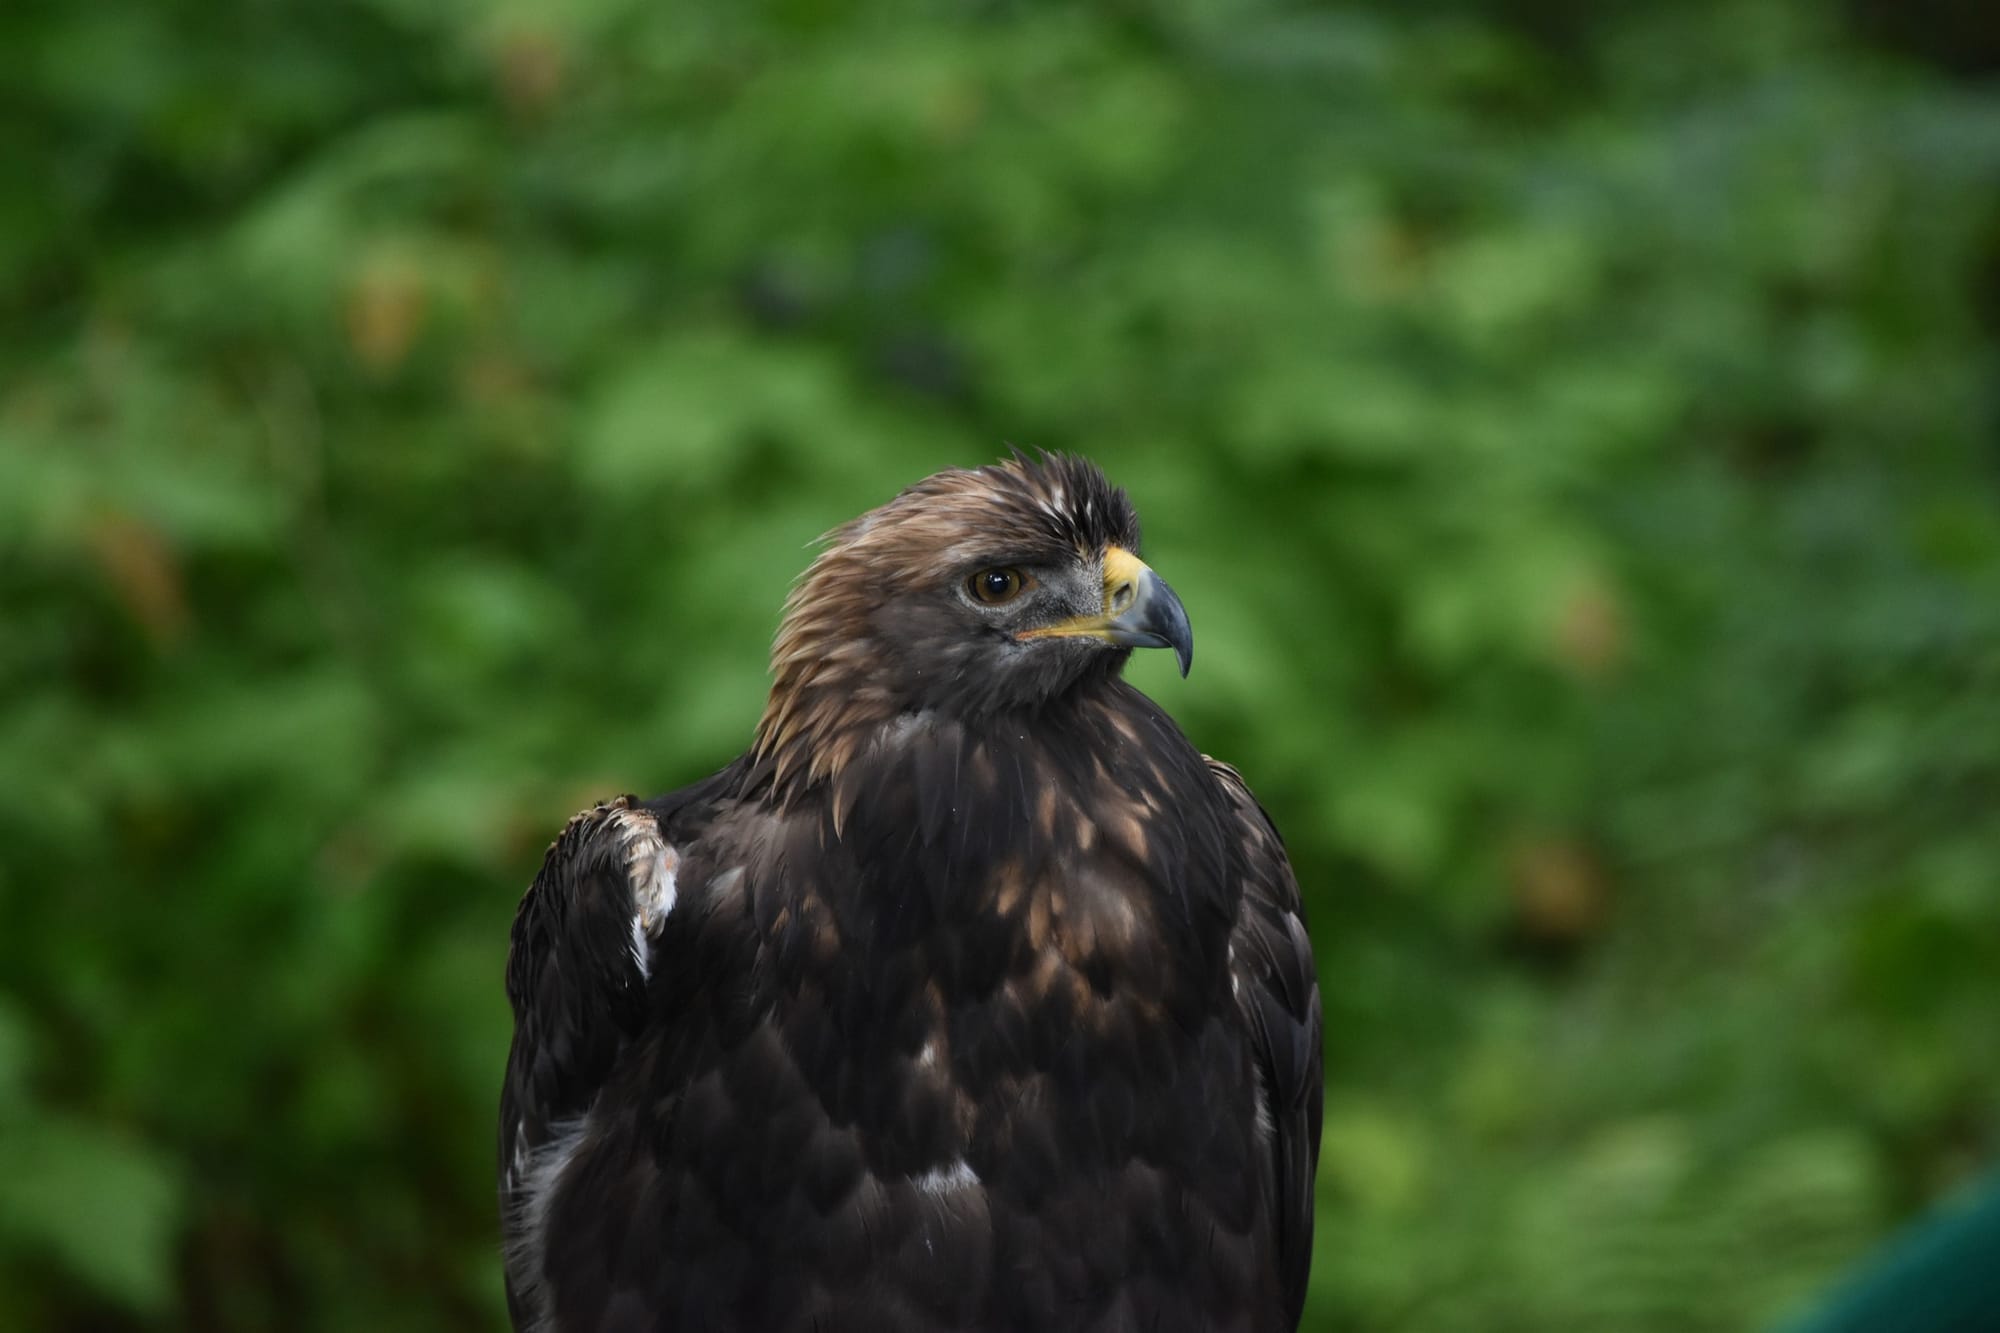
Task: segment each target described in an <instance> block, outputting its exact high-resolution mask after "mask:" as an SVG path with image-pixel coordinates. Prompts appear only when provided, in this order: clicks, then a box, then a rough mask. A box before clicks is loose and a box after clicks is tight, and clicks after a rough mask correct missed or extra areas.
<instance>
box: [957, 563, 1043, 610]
mask: <svg viewBox="0 0 2000 1333" xmlns="http://www.w3.org/2000/svg"><path fill="white" fill-rule="evenodd" d="M1027 586H1028V579H1027V576H1026V575H1024V574H1023V573H1021V571H1020V570H1018V569H982V570H980V571H979V572H978V573H977V574H974V575H973V576H972V577H971V578H969V579H967V580H966V581H965V590H966V591H967V592H969V593H971V594H972V600H973V601H975V602H979V603H981V604H982V605H985V606H1002V605H1005V604H1006V603H1008V602H1011V601H1013V600H1014V599H1015V598H1016V597H1019V596H1020V595H1021V592H1022V590H1023V589H1025V588H1026V587H1027Z"/></svg>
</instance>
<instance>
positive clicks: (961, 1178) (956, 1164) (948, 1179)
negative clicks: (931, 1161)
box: [910, 1157, 979, 1194]
mask: <svg viewBox="0 0 2000 1333" xmlns="http://www.w3.org/2000/svg"><path fill="white" fill-rule="evenodd" d="M910 1180H911V1183H912V1184H914V1185H915V1186H916V1187H917V1188H918V1189H920V1190H922V1191H923V1192H924V1193H926V1194H951V1193H954V1192H956V1191H958V1190H967V1189H971V1188H972V1187H973V1186H975V1185H977V1184H978V1183H979V1174H978V1173H977V1172H975V1171H974V1170H973V1169H972V1168H971V1167H969V1166H967V1165H966V1164H965V1159H964V1158H963V1157H960V1158H956V1159H954V1160H953V1161H952V1162H951V1163H950V1164H949V1165H946V1166H934V1167H932V1168H931V1169H930V1170H928V1171H926V1172H924V1173H923V1174H922V1175H921V1176H912V1177H911V1178H910Z"/></svg>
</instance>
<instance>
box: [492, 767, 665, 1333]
mask: <svg viewBox="0 0 2000 1333" xmlns="http://www.w3.org/2000/svg"><path fill="white" fill-rule="evenodd" d="M675 868H676V855H675V852H674V849H673V848H672V847H671V846H669V845H668V844H667V842H666V841H665V839H664V838H663V837H662V835H661V830H660V826H659V823H658V821H657V819H656V817H655V815H654V813H653V812H652V811H651V810H650V809H647V808H645V807H641V806H640V805H639V804H638V803H637V802H636V801H635V800H634V799H633V798H632V797H629V796H621V797H619V798H617V799H616V800H613V801H607V802H605V803H603V804H601V805H598V806H596V807H595V808H594V809H590V810H586V811H584V812H583V813H581V814H579V815H577V816H575V817H574V818H572V819H571V820H570V821H569V824H568V826H567V827H565V828H564V829H563V831H562V833H561V834H560V835H559V836H558V837H557V838H556V840H555V842H553V843H552V844H550V846H549V850H548V853H547V855H546V856H544V857H543V858H542V868H541V871H540V873H538V874H537V875H536V876H535V882H534V884H533V885H532V886H531V887H530V888H529V890H528V892H527V896H526V897H524V898H522V899H521V906H520V910H519V911H518V912H517V913H516V914H515V917H514V932H513V941H512V946H511V948H510V949H509V951H508V955H507V998H508V1000H509V1001H510V1002H511V1003H512V1004H513V1007H514V1045H513V1049H512V1050H511V1051H510V1052H509V1053H508V1057H507V1077H506V1082H505V1084H504V1085H503V1086H502V1090H501V1094H500V1206H501V1219H502V1227H503V1230H504V1231H505V1233H506V1237H507V1304H508V1307H509V1310H510V1312H511V1313H512V1314H513V1316H514V1320H515V1323H516V1324H517V1325H521V1324H522V1323H523V1320H524V1318H525V1317H526V1315H527V1312H529V1311H531V1310H532V1309H533V1308H534V1306H535V1304H536V1297H535V1292H534V1290H533V1289H534V1288H536V1287H537V1286H539V1284H540V1281H541V1255H540V1254H539V1253H538V1250H539V1245H540V1239H539V1233H540V1225H539V1224H540V1218H539V1216H537V1213H538V1212H539V1211H540V1210H543V1209H546V1207H547V1204H548V1195H549V1193H550V1190H549V1185H550V1184H551V1182H552V1180H553V1178H554V1175H555V1173H556V1172H557V1171H558V1170H559V1169H560V1168H561V1166H562V1165H563V1161H564V1158H565V1156H566V1152H565V1149H566V1148H568V1147H573V1146H574V1133H575V1130H576V1128H577V1127H578V1126H580V1125H581V1123H582V1117H583V1115H584V1113H585V1112H587V1111H588V1110H589V1109H590V1105H591V1103H592V1102H593V1101H594V1100H595V1099H596V1097H597V1093H598V1090H599V1088H601V1087H602V1086H603V1084H604V1081H605V1079H606V1078H607V1077H608V1076H609V1075H610V1073H611V1071H612V1068H613V1066H614V1065H615V1064H616V1062H617V1060H618V1057H619V1054H620V1052H621V1051H622V1050H623V1048H624V1046H625V1044H626V1042H627V1041H628V1040H630V1038H631V1036H632V1034H633V1033H634V1032H635V1031H636V1030H637V1028H638V1026H639V1024H640V1022H641V1021H642V1019H643V1017H644V1013H645V1008H644V1002H645V991H646V982H647V979H648V976H649V972H650V967H651V955H652V943H653V935H654V933H655V932H657V931H658V929H659V926H660V924H661V923H662V922H663V921H664V920H665V917H666V914H667V912H669V911H670V910H671V909H672V907H673V903H674V872H675Z"/></svg>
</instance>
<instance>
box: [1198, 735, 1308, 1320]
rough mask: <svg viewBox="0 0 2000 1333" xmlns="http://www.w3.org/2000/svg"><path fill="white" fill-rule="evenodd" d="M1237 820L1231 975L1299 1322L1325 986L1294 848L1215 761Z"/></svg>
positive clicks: (1284, 1274) (1293, 1314)
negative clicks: (1238, 870)
mask: <svg viewBox="0 0 2000 1333" xmlns="http://www.w3.org/2000/svg"><path fill="white" fill-rule="evenodd" d="M1208 764H1209V768H1210V769H1211V770H1213V771H1214V773H1215V776H1216V779H1217V780H1218V781H1219V782H1220V783H1221V785H1222V789H1223V791H1224V792H1225V793H1226V794H1227V796H1228V798H1229V802H1230V805H1231V806H1232V807H1233V809H1234V811H1235V815H1236V836H1237V838H1238V839H1239V841H1240V848H1241V851H1242V858H1243V865H1244V867H1245V869H1246V878H1245V882H1244V885H1243V904H1242V907H1241V908H1240V909H1239V910H1238V912H1237V916H1236V925H1235V928H1234V929H1233V930H1232V931H1231V932H1230V963H1229V967H1230V975H1231V977H1232V979H1233V980H1234V981H1235V983H1236V1002H1237V1005H1238V1006H1239V1008H1240V1009H1241V1010H1242V1013H1243V1017H1244V1019H1245V1021H1246V1022H1247V1023H1248V1025H1249V1030H1250V1034H1251V1038H1252V1044H1253V1048H1254V1050H1255V1052H1256V1057H1257V1075H1258V1080H1259V1084H1260V1087H1259V1092H1260V1094H1261V1096H1262V1098H1263V1101H1262V1103H1261V1106H1260V1114H1259V1121H1260V1124H1259V1129H1260V1130H1262V1129H1263V1128H1264V1126H1263V1124H1262V1123H1261V1122H1262V1121H1263V1119H1264V1118H1265V1117H1266V1116H1268V1118H1269V1121H1270V1125H1269V1131H1268V1137H1267V1140H1266V1143H1267V1147H1266V1167H1265V1169H1266V1176H1265V1179H1266V1180H1267V1181H1268V1182H1269V1187H1270V1189H1271V1190H1272V1201H1273V1203H1274V1205H1275V1207H1274V1210H1273V1212H1274V1216H1275V1217H1276V1219H1277V1244H1278V1264H1279V1276H1280V1280H1281V1282H1282V1284H1283V1290H1284V1296H1285V1306H1286V1314H1287V1317H1288V1319H1289V1320H1290V1321H1291V1322H1292V1323H1297V1322H1298V1318H1299V1312H1300V1310H1301V1309H1302V1308H1303V1306H1304V1304H1305V1297H1306V1272H1307V1269H1308V1268H1309V1267H1310V1266H1311V1263H1312V1237H1313V1176H1314V1173H1315V1172H1316V1171H1317V1169H1318V1166H1319V1130H1320V1103H1321V1100H1322V1098H1323V1096H1324V1087H1323V1085H1322V1083H1321V1079H1320V1059H1321V1055H1320V1003H1319V979H1318V973H1317V971H1316V970H1315V969H1314V966H1313V955H1312V946H1311V944H1309V943H1308V942H1307V940H1306V922H1305V909H1304V907H1303V906H1302V904H1301V903H1300V901H1299V884H1298V880H1296V879H1295V878H1293V876H1292V866H1291V862H1290V861H1289V860H1288V859H1287V858H1286V856H1285V844H1284V842H1283V840H1282V839H1280V838H1279V836H1278V830H1277V828H1276V827H1275V826H1274V825H1273V824H1272V823H1271V819H1270V816H1268V815H1266V814H1265V813H1264V808H1263V807H1262V806H1260V805H1259V804H1258V803H1257V798H1256V797H1255V796H1253V795H1251V794H1250V788H1249V787H1248V786H1247V785H1245V783H1244V781H1243V778H1242V776H1241V775H1240V774H1238V773H1237V771H1236V770H1235V769H1233V768H1231V767H1230V766H1229V765H1227V764H1225V763H1221V762H1219V761H1218V760H1215V759H1210V760H1209V761H1208Z"/></svg>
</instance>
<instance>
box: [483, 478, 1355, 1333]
mask: <svg viewBox="0 0 2000 1333" xmlns="http://www.w3.org/2000/svg"><path fill="white" fill-rule="evenodd" d="M1138 546H1139V527H1138V520H1137V518H1136V516H1135V515H1134V513H1133V511H1132V506H1131V504H1130V502H1129V501H1128V500H1127V499H1126V496H1125V493H1124V492H1123V491H1121V490H1118V489H1116V488H1114V487H1113V486H1112V485H1111V484H1110V483H1109V482H1108V481H1107V480H1106V479H1105V477H1104V475H1103V473H1101V472H1100V471H1099V470H1098V469H1097V468H1096V467H1095V466H1093V465H1092V464H1090V463H1088V462H1085V461H1083V460H1081V459H1076V458H1069V457H1063V456H1057V455H1048V454H1043V455H1040V456H1039V457H1036V458H1033V459H1030V458H1027V457H1025V456H1021V455H1018V454H1017V455H1015V456H1014V458H1013V459H1012V460H1011V461H1008V462H1005V463H1001V464H998V465H995V466H991V467H983V468H978V469H974V470H953V471H947V472H943V473H940V474H938V475H937V476H934V477H931V478H930V479H928V480H927V481H924V482H921V483H919V484H918V485H916V486H913V487H911V488H910V489H908V490H906V491H904V492H903V493H902V494H901V495H898V496H897V497H896V498H895V499H893V500H891V501H890V502H889V503H888V504H886V505H883V506H882V507H881V508H879V509H876V510H874V511H872V512H871V513H868V514H865V515H863V516H862V517H860V518H858V519H856V520H854V521H853V522H851V523H849V524H847V525H846V526H844V527H842V528H840V529H838V530H836V531H835V532H834V533H832V534H831V535H830V536H829V538H828V540H827V545H826V547H825V549H824V551H823V553H822V554H821V555H820V556H819V558H818V559H817V560H815V561H814V562H813V564H812V567H811V568H810V569H809V570H808V571H807V572H806V574H805V576H804V577H803V578H802V579H801V580H800V581H799V583H798V585H797V587H796V589H795V590H794V592H793V593H792V595H791V598H790V600H789V601H788V602H787V604H786V608H785V614H784V621H783V624H782V626H781V628H780V629H779V631H778V635H777V640H776V644H775V647H774V649H773V651H772V662H771V667H772V685H771V693H770V702H769V704H768V705H767V706H766V708H765V710H764V714H763V717H762V719H761V721H759V723H758V725H757V733H756V738H755V741H754V742H753V743H752V745H751V747H750V749H749V751H748V753H746V754H744V755H743V756H742V757H741V758H740V759H738V760H736V762H734V763H732V764H730V765H729V766H728V767H727V768H725V769H723V770H722V771H721V772H719V773H717V774H715V775H714V776H712V777H710V778H708V779H706V780H704V781H701V782H698V783H696V784H694V785H693V786H691V787H688V788H685V789H683V790H681V791H677V792H674V793H672V794H671V795H667V796H662V797H659V798H657V799H655V800H650V801H639V800H636V799H634V798H632V797H622V798H619V799H617V800H613V801H609V802H606V803H605V804H603V805H599V806H598V807H596V808H595V809H593V810H588V811H585V812H583V813H582V814H579V815H577V816H576V817H575V818H573V819H572V820H570V822H569V826H568V827H567V828H565V829H564V830H563V832H562V834H561V836H559V837H558V838H557V839H556V841H555V843H554V845H552V846H551V847H550V848H549V851H548V854H547V856H546V858H545V859H544V860H543V862H542V868H541V872H540V873H539V874H538V875H537V876H536V878H535V882H534V884H533V886H532V887H531V888H530V889H529V890H528V893H527V896H526V897H525V898H524V899H523V900H522V902H521V907H520V911H519V914H518V915H517V917H516V918H515V921H514V929H513V940H512V950H511V953H510V956H509V958H508V962H507V994H508V998H509V999H510V1000H511V1001H512V1003H513V1007H514V1020H515V1028H514V1043H513V1049H512V1052H511V1054H510V1056H509V1058H508V1062H507V1074H506V1086H505V1089H504V1091H503V1093H502V1096H501V1103H500V1196H501V1204H502V1213H503V1217H504V1229H505V1233H506V1275H507V1300H508V1306H509V1309H510V1311H511V1312H512V1315H513V1320H514V1324H515V1327H516V1328H518V1329H523V1330H528V1329H534V1330H548V1331H549V1333H585V1331H586V1330H589V1331H590V1333H600V1331H601V1333H611V1331H613V1330H621V1331H622V1330H633V1331H635V1333H636V1331H639V1330H645V1331H647V1333H651V1331H652V1330H716V1331H718V1333H720V1331H722V1330H758V1331H759V1333H764V1331H772V1333H776V1331H781V1330H801V1331H803V1330H820V1331H821V1333H830V1331H832V1330H870V1331H873V1330H881V1331H883V1333H895V1331H897V1330H918V1329H923V1330H938V1329H980V1330H989V1329H992V1330H997V1329H1008V1330H1015V1329H1018V1330H1070V1329H1076V1330H1085V1329H1088V1330H1106V1331H1109V1330H1195V1329H1200V1330H1243V1331H1245V1333H1249V1331H1251V1330H1271V1329H1289V1328H1293V1327H1295V1326H1296V1325H1297V1323H1298V1319H1299V1311H1300V1307H1301V1305H1302V1303H1303V1301H1304V1297H1305V1286H1306V1269H1307V1266H1308V1262H1309V1259H1310V1253H1311V1249H1312V1231H1313V1174H1314V1167H1315V1163H1316V1161H1317V1158H1318V1155H1319V1126H1320V1097H1321V1084H1320V1001H1319V991H1318V986H1317V982H1316V980H1315V976H1314V971H1313V961H1312V953H1311V950H1310V948H1309V946H1308V944H1307V941H1306V931H1305V922H1304V919H1303V916H1302V913H1301V909H1300V904H1299V892H1298V886H1297V883H1296V882H1295V881H1294V879H1293V877H1292V871H1291V868H1290V866H1289V864H1288V863H1287V861H1286V858H1285V850H1284V846H1283V844H1282V843H1281V842H1280V840H1279V838H1278V834H1277V831H1276V830H1275V829H1274V828H1273V827H1272V825H1271V823H1270V820H1269V819H1268V817H1267V816H1266V815H1265V814H1264V812H1263V810H1262V809H1261V808H1260V807H1259V806H1258V804H1257V801H1256V799H1255V798H1254V797H1253V796H1252V795H1251V794H1250V791H1249V789H1248V788H1247V787H1246V786H1245V785H1244V783H1243V780H1242V778H1240V777H1238V776H1237V774H1236V773H1235V771H1234V770H1232V769H1230V768H1229V767H1228V766H1226V765H1224V764H1220V763H1217V762H1216V761H1214V760H1212V759H1208V758H1206V757H1205V756H1203V755H1202V754H1201V753H1200V752H1199V751H1197V750H1196V749H1195V748H1194V746H1193V745H1191V744H1190V743H1189V742H1188V740H1187V738H1186V737H1185V736H1183V735H1182V734H1181V732H1180V730H1179V728H1177V727H1176V726H1175V725H1174V723H1173V721H1172V720H1171V719H1170V718H1169V717H1168V716H1167V715H1166V713H1164V712H1163V711H1161V709H1160V708H1159V707H1158V706H1157V705H1156V704H1154V703H1153V701H1152V700H1150V699H1148V698H1147V697H1146V696H1145V695H1143V694H1141V693H1140V692H1139V691H1138V690H1136V689H1134V688H1133V687H1132V686H1130V685H1128V684H1126V683H1125V682H1124V681H1123V680H1122V679H1121V677H1120V672H1121V670H1122V668H1123V667H1124V664H1125V661H1126V659H1127V657H1129V656H1130V650H1131V649H1133V648H1135V647H1157V648H1171V649H1173V650H1174V652H1175V653H1176V654H1177V655H1178V657H1179V659H1180V665H1181V670H1182V672H1183V674H1185V672H1186V670H1187V666H1188V660H1189V656H1190V654H1191V651H1192V646H1193V640H1192V635H1191V633H1190V631H1189V628H1188V621H1187V615H1186V613H1185V612H1184V611H1183V609H1182V606H1181V602H1180V599H1179V598H1177V597H1176V596H1175V595H1174V593H1173V590H1172V589H1170V588H1169V587H1168V586H1167V585H1166V583H1165V582H1164V581H1163V580H1162V579H1160V578H1159V576H1157V575H1156V574H1154V573H1153V571H1152V570H1151V569H1149V568H1147V566H1146V565H1145V564H1143V563H1142V562H1141V561H1140V559H1139V557H1138V555H1137V551H1138Z"/></svg>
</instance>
